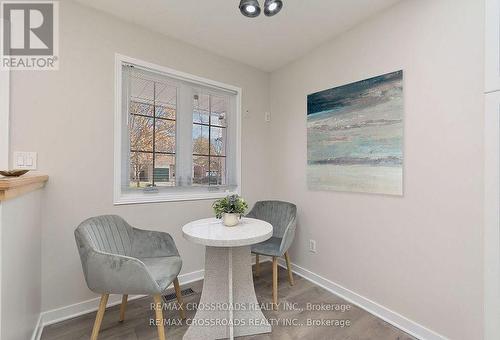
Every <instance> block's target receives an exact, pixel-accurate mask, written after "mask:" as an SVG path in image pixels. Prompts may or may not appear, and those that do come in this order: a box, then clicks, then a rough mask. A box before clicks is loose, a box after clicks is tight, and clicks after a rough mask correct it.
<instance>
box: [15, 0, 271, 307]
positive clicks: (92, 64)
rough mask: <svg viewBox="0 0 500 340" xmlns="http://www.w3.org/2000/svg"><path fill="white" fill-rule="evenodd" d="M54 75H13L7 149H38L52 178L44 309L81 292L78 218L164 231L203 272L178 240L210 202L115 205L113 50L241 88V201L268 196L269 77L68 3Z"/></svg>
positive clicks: (188, 265)
mask: <svg viewBox="0 0 500 340" xmlns="http://www.w3.org/2000/svg"><path fill="white" fill-rule="evenodd" d="M60 5H61V8H60V69H59V71H52V72H13V74H12V84H11V98H12V100H11V107H12V115H11V116H12V119H11V123H12V130H11V136H12V140H11V142H12V147H11V150H27V151H37V152H38V161H39V170H40V171H41V172H43V173H46V174H48V175H49V176H50V181H49V183H48V184H47V187H46V189H45V190H44V193H43V217H42V222H43V225H42V231H43V232H42V268H43V271H42V287H43V295H42V309H43V310H44V311H47V310H51V309H54V308H57V307H61V306H67V305H70V304H73V303H77V302H81V301H84V300H87V299H89V298H92V297H94V295H93V294H92V293H91V292H90V291H89V290H88V289H87V287H86V284H85V281H84V278H83V274H82V269H81V265H80V260H79V258H78V253H77V249H76V245H75V241H74V237H73V231H74V229H75V228H76V226H77V225H78V224H79V223H80V222H81V221H82V220H83V219H85V218H87V217H89V216H94V215H98V214H105V213H115V214H119V215H121V216H123V217H124V218H125V219H127V220H128V221H129V222H130V223H131V224H132V225H135V226H137V227H140V228H151V229H157V230H163V231H166V232H169V233H171V234H172V236H173V237H174V239H175V241H176V243H177V246H178V248H179V251H180V253H181V256H182V257H183V261H184V265H183V270H182V273H187V272H192V271H195V270H199V269H202V268H203V258H204V253H203V248H202V247H201V246H195V245H194V244H193V243H190V242H187V241H185V240H184V239H183V237H182V234H181V227H182V225H183V224H184V223H186V222H188V221H190V220H193V219H197V218H202V217H207V216H211V215H212V211H211V203H212V201H196V202H177V203H159V204H147V205H131V206H117V207H115V206H113V204H112V202H113V197H112V195H113V109H114V107H113V103H114V55H115V52H118V53H121V54H124V55H127V56H131V57H135V58H139V59H143V60H146V61H149V62H153V63H156V64H159V65H163V66H166V67H170V68H174V69H177V70H180V71H183V72H188V73H192V74H195V75H198V76H201V77H206V78H209V79H213V80H216V81H221V82H224V83H228V84H232V85H236V86H239V87H241V88H242V89H243V97H242V100H243V110H244V111H245V110H249V115H248V116H246V117H244V118H243V121H242V125H243V127H242V130H243V131H242V134H243V140H242V143H243V144H242V168H243V173H242V176H243V183H242V190H243V195H244V196H245V197H247V198H248V200H249V201H250V202H253V201H255V200H256V199H259V198H263V197H266V196H267V195H268V193H269V192H270V180H269V177H268V176H267V174H268V173H269V169H270V166H271V165H270V164H269V160H270V154H269V151H268V149H267V136H268V135H269V132H268V123H265V122H264V119H263V116H264V111H267V110H268V109H269V97H268V91H267V90H268V86H269V75H268V74H266V73H264V72H261V71H258V70H256V69H254V68H251V67H248V66H245V65H243V64H240V63H237V62H234V61H231V60H228V59H225V58H223V57H219V56H216V55H213V54H210V53H208V52H205V51H203V50H200V49H197V48H195V47H193V46H190V45H186V44H184V43H181V42H178V41H175V40H173V39H169V38H167V37H165V36H162V35H159V34H156V33H152V32H149V31H146V30H144V29H142V28H140V27H138V26H134V25H132V24H130V23H125V22H122V21H120V20H118V19H115V18H114V17H112V16H109V15H105V14H101V13H99V12H97V11H94V10H91V9H87V8H85V7H81V6H80V5H77V4H74V3H72V2H68V1H61V3H60Z"/></svg>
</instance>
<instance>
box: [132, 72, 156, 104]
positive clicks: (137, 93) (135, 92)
mask: <svg viewBox="0 0 500 340" xmlns="http://www.w3.org/2000/svg"><path fill="white" fill-rule="evenodd" d="M154 86H155V85H154V81H152V80H148V79H145V78H143V77H140V76H132V77H131V78H130V101H131V102H132V101H137V102H141V103H150V104H152V103H153V100H154Z"/></svg>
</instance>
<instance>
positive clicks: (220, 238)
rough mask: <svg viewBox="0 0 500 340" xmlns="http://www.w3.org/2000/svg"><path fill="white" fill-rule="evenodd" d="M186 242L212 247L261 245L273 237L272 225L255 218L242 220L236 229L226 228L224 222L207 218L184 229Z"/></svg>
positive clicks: (193, 222)
mask: <svg viewBox="0 0 500 340" xmlns="http://www.w3.org/2000/svg"><path fill="white" fill-rule="evenodd" d="M182 234H183V236H184V238H185V239H186V240H189V241H192V242H195V243H199V244H203V245H205V246H211V247H240V246H248V245H251V244H255V243H259V242H262V241H265V240H267V239H268V238H270V237H271V236H272V235H273V227H272V225H271V224H269V223H267V222H265V221H261V220H257V219H254V218H246V217H244V218H242V219H241V220H240V223H239V224H238V225H236V226H234V227H226V226H225V225H223V224H222V220H219V219H216V218H205V219H202V220H197V221H192V222H189V223H188V224H186V225H185V226H184V227H182Z"/></svg>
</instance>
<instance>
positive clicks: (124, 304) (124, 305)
mask: <svg viewBox="0 0 500 340" xmlns="http://www.w3.org/2000/svg"><path fill="white" fill-rule="evenodd" d="M127 299H128V295H123V296H122V304H121V306H120V322H123V321H125V310H126V309H127Z"/></svg>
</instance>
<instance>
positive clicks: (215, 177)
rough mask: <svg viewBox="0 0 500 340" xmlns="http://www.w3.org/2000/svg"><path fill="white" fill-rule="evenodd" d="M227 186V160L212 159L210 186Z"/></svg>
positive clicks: (223, 158)
mask: <svg viewBox="0 0 500 340" xmlns="http://www.w3.org/2000/svg"><path fill="white" fill-rule="evenodd" d="M224 184H226V158H225V157H210V185H224Z"/></svg>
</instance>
